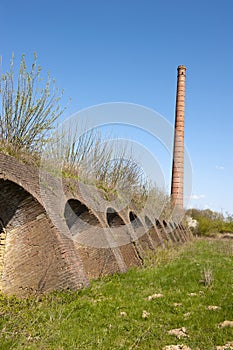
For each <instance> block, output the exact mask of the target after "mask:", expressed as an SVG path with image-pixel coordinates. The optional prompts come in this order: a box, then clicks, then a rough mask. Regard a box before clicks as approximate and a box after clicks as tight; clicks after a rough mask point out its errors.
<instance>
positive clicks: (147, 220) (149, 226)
mask: <svg viewBox="0 0 233 350" xmlns="http://www.w3.org/2000/svg"><path fill="white" fill-rule="evenodd" d="M145 223H146V226H147V228H149V229H150V228H153V227H154V225H153V222H152V221H151V220H150V219H149V218H148V216H145Z"/></svg>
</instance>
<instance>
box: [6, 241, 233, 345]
mask: <svg viewBox="0 0 233 350" xmlns="http://www.w3.org/2000/svg"><path fill="white" fill-rule="evenodd" d="M232 244H233V243H232V241H230V240H228V241H224V240H204V239H203V240H195V241H193V242H192V243H189V244H186V245H185V246H182V247H181V248H176V249H174V248H171V249H170V250H169V249H168V251H163V254H162V253H161V251H159V252H158V254H157V256H156V257H151V260H149V261H147V267H145V268H143V269H132V270H130V271H128V272H127V273H126V274H117V275H114V276H111V277H105V278H102V279H101V280H98V281H93V282H92V284H91V287H90V288H88V289H86V290H82V291H78V292H75V293H74V292H59V293H58V292H57V293H52V294H50V295H46V296H43V297H41V298H40V299H38V298H37V299H36V298H33V297H32V298H29V299H25V300H18V299H16V298H6V297H4V296H2V295H1V296H0V316H1V318H0V329H1V331H0V335H1V338H0V349H1V350H5V349H7V350H9V349H20V350H21V349H22V350H23V349H32V350H34V349H35V350H40V349H41V350H42V349H43V350H50V349H56V350H67V349H72V350H75V349H109V350H110V349H111V350H112V349H155V350H156V349H162V348H163V347H164V346H165V345H170V344H186V345H187V346H189V347H190V348H191V349H199V350H211V349H215V347H216V345H223V344H226V343H227V342H230V341H232V340H233V328H230V327H226V328H219V327H218V324H219V323H221V322H223V321H224V320H233V267H232V266H233V264H232V263H233V247H232ZM162 256H163V257H162ZM161 257H162V259H160V258H161ZM154 262H156V266H153V264H154ZM204 272H205V273H209V272H210V275H211V276H209V277H211V278H209V280H208V283H205V282H206V281H205V277H206V275H205V274H204ZM203 278H204V280H203ZM155 293H162V294H163V297H161V298H156V299H153V300H150V301H149V300H148V299H147V297H148V296H149V295H153V294H155ZM190 293H195V295H193V296H191V295H190ZM177 304H179V305H177ZM210 305H216V306H219V307H220V309H217V310H208V309H207V307H208V306H210ZM144 310H146V311H147V312H149V316H148V317H147V318H143V317H142V313H143V311H144ZM122 313H123V314H122ZM180 327H185V328H186V330H187V334H188V336H189V337H187V338H182V339H180V340H179V339H177V338H176V337H175V336H174V335H169V334H168V331H169V330H171V329H174V328H180Z"/></svg>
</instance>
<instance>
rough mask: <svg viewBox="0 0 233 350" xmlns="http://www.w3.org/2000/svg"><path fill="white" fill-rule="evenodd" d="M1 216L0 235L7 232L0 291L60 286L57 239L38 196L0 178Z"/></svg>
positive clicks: (17, 291) (19, 293)
mask: <svg viewBox="0 0 233 350" xmlns="http://www.w3.org/2000/svg"><path fill="white" fill-rule="evenodd" d="M0 217H1V220H0V228H1V234H0V236H1V238H2V237H3V233H5V234H6V233H7V239H6V240H5V241H2V240H1V243H2V245H1V261H2V281H1V282H2V283H1V287H2V290H3V291H4V292H5V293H7V294H16V295H28V294H29V293H31V292H38V293H41V292H43V291H46V290H52V289H55V288H56V287H58V285H59V286H60V285H61V284H60V282H61V279H60V274H61V271H62V268H64V263H63V261H64V259H62V256H61V258H59V256H58V255H57V252H58V249H56V248H57V247H58V246H59V245H60V242H59V240H58V239H57V234H56V233H55V231H56V229H55V228H54V226H53V225H52V224H51V221H50V220H49V218H48V217H47V214H46V211H45V209H44V208H43V207H42V205H41V204H40V203H39V202H38V201H37V199H36V198H35V197H34V196H32V195H31V194H30V193H29V192H28V191H26V190H25V189H24V188H23V187H21V186H20V185H18V184H16V183H15V182H12V181H9V180H3V179H0ZM60 263H61V264H60ZM59 264H60V265H59Z"/></svg>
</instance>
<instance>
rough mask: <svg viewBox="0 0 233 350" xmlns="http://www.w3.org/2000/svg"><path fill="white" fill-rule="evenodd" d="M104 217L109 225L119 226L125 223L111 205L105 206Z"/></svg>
mask: <svg viewBox="0 0 233 350" xmlns="http://www.w3.org/2000/svg"><path fill="white" fill-rule="evenodd" d="M106 219H107V223H108V225H109V227H120V226H124V225H125V222H124V220H123V219H122V217H121V216H120V215H119V214H118V212H117V211H116V210H115V209H114V208H112V207H108V208H107V210H106Z"/></svg>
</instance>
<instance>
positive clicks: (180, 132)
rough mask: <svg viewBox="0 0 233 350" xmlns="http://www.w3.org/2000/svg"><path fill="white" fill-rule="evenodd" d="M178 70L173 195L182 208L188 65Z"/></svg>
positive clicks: (178, 205)
mask: <svg viewBox="0 0 233 350" xmlns="http://www.w3.org/2000/svg"><path fill="white" fill-rule="evenodd" d="M177 72H178V75H177V93H176V117H175V137H174V155H173V169H172V186H171V196H172V199H173V202H174V204H175V205H176V206H177V208H179V209H181V210H182V209H183V207H184V203H183V199H184V193H183V192H184V114H185V80H186V67H185V66H179V67H178V69H177Z"/></svg>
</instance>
